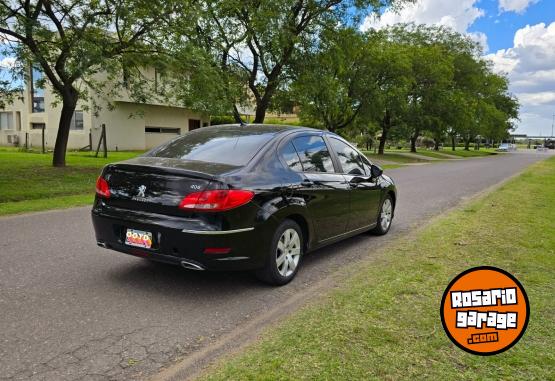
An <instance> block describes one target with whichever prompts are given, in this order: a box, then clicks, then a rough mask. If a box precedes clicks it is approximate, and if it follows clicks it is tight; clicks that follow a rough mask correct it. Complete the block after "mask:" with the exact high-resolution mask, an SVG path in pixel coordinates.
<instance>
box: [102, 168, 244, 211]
mask: <svg viewBox="0 0 555 381" xmlns="http://www.w3.org/2000/svg"><path fill="white" fill-rule="evenodd" d="M238 168H239V167H235V166H231V165H225V164H215V163H206V162H198V161H197V162H195V161H184V160H179V159H169V158H160V157H139V158H135V159H131V160H127V161H124V162H120V163H115V164H111V165H109V166H107V167H106V169H105V171H104V174H103V176H104V178H105V179H106V180H107V181H108V184H109V186H110V193H111V196H110V198H109V199H108V200H106V203H107V204H108V205H110V206H114V207H119V208H124V209H132V210H142V211H148V212H153V213H162V214H170V215H180V214H183V212H182V211H181V210H179V209H178V205H179V203H180V201H181V200H182V199H183V197H185V196H186V195H188V194H189V193H193V192H201V191H203V190H205V189H213V188H214V187H217V186H218V184H220V183H219V182H218V177H219V176H220V175H222V174H224V173H228V172H231V171H234V170H236V169H238Z"/></svg>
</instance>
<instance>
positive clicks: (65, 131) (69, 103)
mask: <svg viewBox="0 0 555 381" xmlns="http://www.w3.org/2000/svg"><path fill="white" fill-rule="evenodd" d="M77 98H78V96H77V91H76V90H74V89H71V90H68V91H66V92H64V94H63V100H62V113H61V115H60V123H59V124H58V134H57V135H56V144H55V146H54V156H53V158H52V165H53V166H54V167H65V166H66V151H67V141H68V139H69V129H70V127H71V119H72V118H73V113H74V112H75V107H76V106H77Z"/></svg>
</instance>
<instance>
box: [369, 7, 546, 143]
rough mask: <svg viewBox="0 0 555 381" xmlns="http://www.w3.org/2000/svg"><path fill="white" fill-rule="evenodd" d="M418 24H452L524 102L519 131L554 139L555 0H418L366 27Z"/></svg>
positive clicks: (518, 123)
mask: <svg viewBox="0 0 555 381" xmlns="http://www.w3.org/2000/svg"><path fill="white" fill-rule="evenodd" d="M402 22H414V23H417V24H435V25H437V24H439V25H446V26H450V27H452V28H453V29H455V30H456V31H458V32H461V33H465V34H468V35H470V36H471V37H472V38H473V39H475V40H476V41H478V42H480V43H481V44H482V46H483V48H484V56H485V58H486V59H489V60H491V61H492V62H493V64H494V70H496V71H497V72H500V73H505V74H506V75H507V76H508V77H509V80H510V90H511V92H512V93H513V94H514V95H515V96H516V97H517V98H518V99H519V101H520V104H521V109H520V119H521V120H520V121H519V122H517V123H516V125H517V130H516V133H520V134H527V135H530V136H532V135H533V136H539V135H541V136H550V135H551V131H552V124H553V118H554V116H553V115H554V114H555V0H417V1H416V3H415V4H412V5H408V6H405V7H404V8H403V9H402V10H400V11H399V12H397V13H395V12H393V11H391V10H386V11H385V12H384V13H383V15H382V16H381V17H380V18H379V19H376V18H374V17H372V16H369V17H367V18H366V19H365V20H364V23H363V24H362V27H361V29H363V30H366V29H368V28H378V29H379V28H382V27H384V26H387V25H391V24H395V23H402Z"/></svg>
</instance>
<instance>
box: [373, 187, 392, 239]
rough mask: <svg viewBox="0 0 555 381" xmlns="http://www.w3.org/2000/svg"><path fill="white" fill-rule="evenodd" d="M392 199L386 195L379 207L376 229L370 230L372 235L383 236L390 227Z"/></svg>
mask: <svg viewBox="0 0 555 381" xmlns="http://www.w3.org/2000/svg"><path fill="white" fill-rule="evenodd" d="M393 209H394V207H393V199H392V198H391V196H390V195H386V196H385V197H384V199H383V201H382V205H381V206H380V213H379V214H378V221H377V223H378V224H377V225H376V227H375V228H374V229H373V230H372V234H375V235H385V234H387V232H388V231H389V228H390V227H391V222H392V221H393Z"/></svg>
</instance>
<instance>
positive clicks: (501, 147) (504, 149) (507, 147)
mask: <svg viewBox="0 0 555 381" xmlns="http://www.w3.org/2000/svg"><path fill="white" fill-rule="evenodd" d="M510 149H511V146H510V144H507V143H503V144H500V145H499V147H497V151H499V152H509V151H510Z"/></svg>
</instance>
